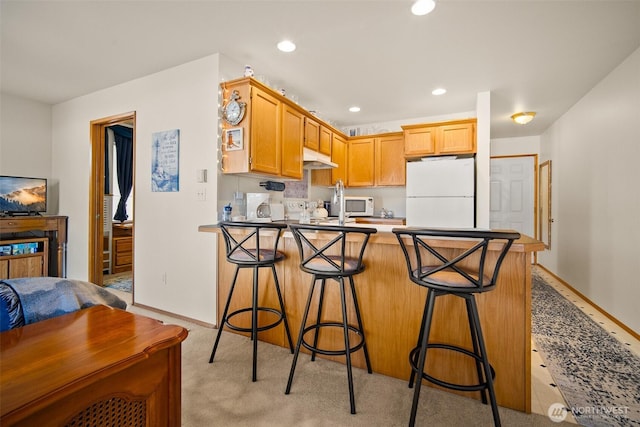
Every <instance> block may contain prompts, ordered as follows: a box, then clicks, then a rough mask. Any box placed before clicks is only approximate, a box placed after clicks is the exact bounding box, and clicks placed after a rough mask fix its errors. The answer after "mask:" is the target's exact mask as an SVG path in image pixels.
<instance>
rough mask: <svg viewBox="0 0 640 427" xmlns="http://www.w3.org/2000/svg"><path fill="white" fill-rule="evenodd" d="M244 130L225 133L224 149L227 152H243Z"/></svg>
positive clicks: (229, 130)
mask: <svg viewBox="0 0 640 427" xmlns="http://www.w3.org/2000/svg"><path fill="white" fill-rule="evenodd" d="M242 130H243V129H242V128H232V129H227V130H225V131H224V148H225V150H226V151H235V150H242V149H243V148H244V139H243V133H242Z"/></svg>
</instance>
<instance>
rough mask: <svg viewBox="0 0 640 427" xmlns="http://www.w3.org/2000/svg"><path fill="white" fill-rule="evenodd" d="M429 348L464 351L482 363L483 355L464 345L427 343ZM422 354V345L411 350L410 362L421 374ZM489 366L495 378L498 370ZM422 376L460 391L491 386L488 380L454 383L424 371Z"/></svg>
mask: <svg viewBox="0 0 640 427" xmlns="http://www.w3.org/2000/svg"><path fill="white" fill-rule="evenodd" d="M429 348H440V349H443V350H450V351H455V352H458V353H462V354H464V355H466V356H469V357H472V358H474V359H476V361H478V362H480V363H482V357H481V356H480V355H478V354H475V353H474V352H472V351H470V350H467V349H466V348H462V347H458V346H455V345H450V344H427V349H429ZM419 355H420V347H415V348H414V349H413V350H411V352H410V353H409V363H410V365H411V369H413V371H414V372H415V373H416V374H419V375H420V374H421V373H420V371H419V369H418V366H417V365H418V358H419ZM489 368H490V369H491V378H492V379H495V377H496V371H495V370H494V369H493V366H491V365H489ZM421 376H422V378H423V379H425V380H427V381H429V382H431V383H433V384H437V385H439V386H440V387H445V388H449V389H451V390H458V391H481V390H485V389H487V388H488V387H489V385H488V384H487V383H486V382H481V383H479V384H469V385H466V384H454V383H450V382H447V381H443V380H440V379H438V378H435V377H432V376H431V375H429V374H427V373H425V372H422V374H421Z"/></svg>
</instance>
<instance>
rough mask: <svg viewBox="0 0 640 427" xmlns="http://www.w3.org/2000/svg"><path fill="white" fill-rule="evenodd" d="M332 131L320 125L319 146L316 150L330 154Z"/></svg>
mask: <svg viewBox="0 0 640 427" xmlns="http://www.w3.org/2000/svg"><path fill="white" fill-rule="evenodd" d="M332 142H333V131H332V130H331V129H329V128H328V127H326V126H320V147H319V149H318V151H320V152H321V153H322V154H326V155H327V156H330V155H331V145H332Z"/></svg>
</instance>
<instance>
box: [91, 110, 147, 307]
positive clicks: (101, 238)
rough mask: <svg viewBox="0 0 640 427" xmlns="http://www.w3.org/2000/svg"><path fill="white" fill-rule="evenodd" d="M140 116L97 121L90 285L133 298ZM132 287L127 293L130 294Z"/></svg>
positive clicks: (93, 141)
mask: <svg viewBox="0 0 640 427" xmlns="http://www.w3.org/2000/svg"><path fill="white" fill-rule="evenodd" d="M135 122H136V115H135V112H130V113H124V114H120V115H116V116H110V117H105V118H102V119H97V120H93V121H92V122H91V124H90V127H91V129H90V131H91V183H90V188H89V219H90V220H89V281H91V282H93V283H95V284H97V285H100V286H105V285H106V284H111V285H113V284H114V283H117V287H116V289H118V290H124V291H125V292H131V301H132V302H133V290H134V286H133V277H134V274H133V268H134V242H135V240H134V236H135V221H134V218H135V216H134V209H135V206H134V205H133V201H134V200H135V196H134V194H135ZM127 287H128V290H127Z"/></svg>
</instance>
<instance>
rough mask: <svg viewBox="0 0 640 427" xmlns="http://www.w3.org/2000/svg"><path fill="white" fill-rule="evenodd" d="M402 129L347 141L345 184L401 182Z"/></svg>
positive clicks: (367, 185) (389, 183)
mask: <svg viewBox="0 0 640 427" xmlns="http://www.w3.org/2000/svg"><path fill="white" fill-rule="evenodd" d="M403 143H404V137H403V134H402V132H397V133H388V134H383V135H377V136H375V137H356V138H353V139H350V140H349V155H348V158H349V159H348V162H347V163H348V166H349V167H348V173H347V186H349V187H373V186H394V185H395V186H402V185H405V182H406V178H405V166H406V160H405V158H404V144H403Z"/></svg>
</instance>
